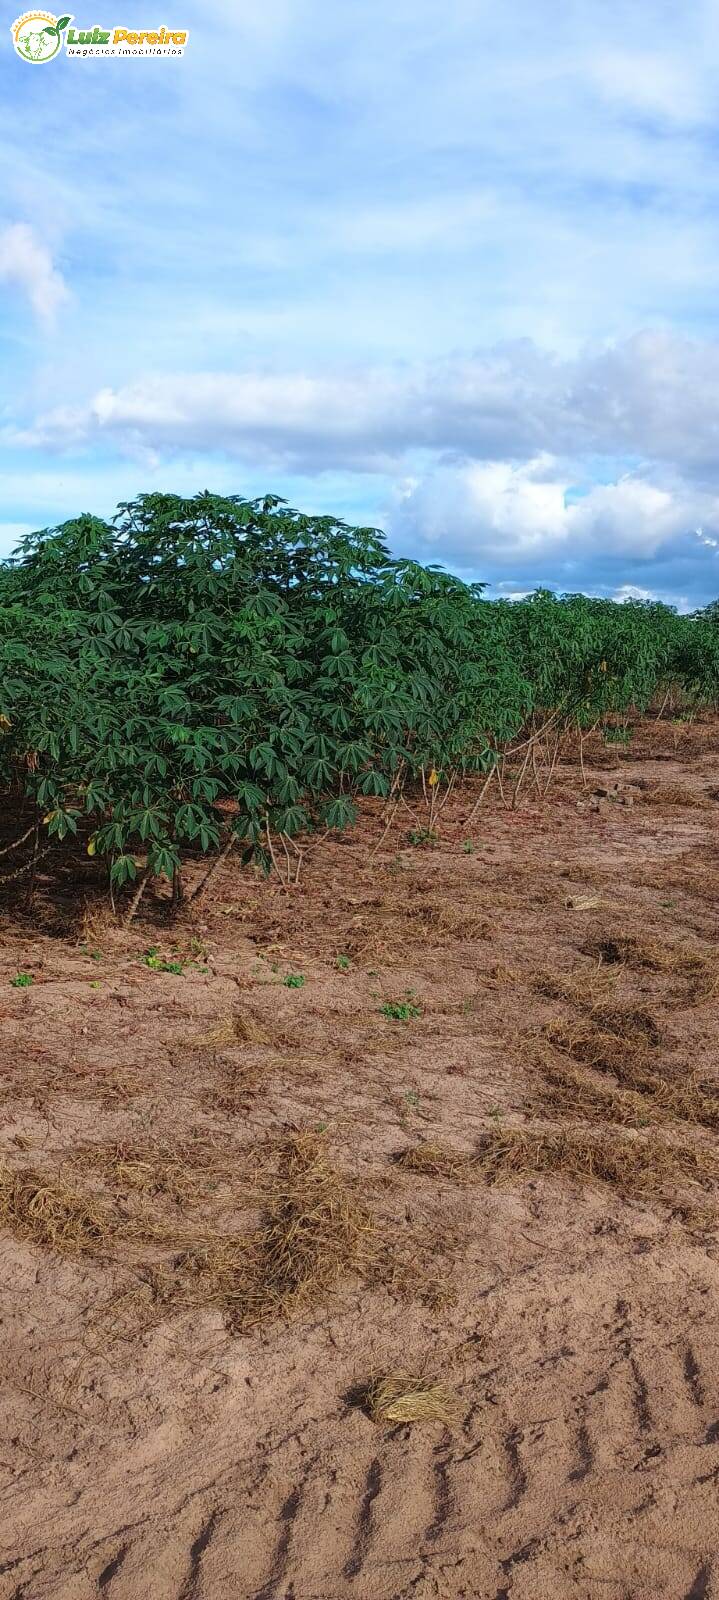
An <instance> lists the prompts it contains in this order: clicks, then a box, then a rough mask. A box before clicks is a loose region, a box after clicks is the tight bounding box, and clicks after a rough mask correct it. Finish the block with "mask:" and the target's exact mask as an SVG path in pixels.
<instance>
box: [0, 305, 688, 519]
mask: <svg viewBox="0 0 719 1600" xmlns="http://www.w3.org/2000/svg"><path fill="white" fill-rule="evenodd" d="M6 437H11V440H12V442H15V443H19V444H22V443H25V444H27V445H34V444H42V445H43V446H53V445H56V446H58V447H64V446H67V445H68V444H72V443H78V442H82V441H86V440H87V441H94V442H97V441H98V440H99V439H100V438H103V437H104V438H106V439H112V440H114V441H115V442H116V443H120V444H122V443H123V441H124V442H125V443H126V444H129V443H133V445H137V443H138V442H141V443H142V444H143V445H144V446H145V447H147V448H148V449H151V450H160V451H165V452H172V451H173V450H187V449H193V450H202V451H205V452H208V453H213V452H218V453H225V454H229V455H232V454H235V455H239V456H242V455H243V454H246V453H248V452H252V453H255V454H257V453H258V452H259V454H260V457H261V458H262V459H263V460H266V461H267V462H269V463H271V464H276V465H278V466H280V467H288V468H291V469H293V470H301V471H317V470H326V469H327V468H329V467H341V468H345V469H348V470H350V469H351V470H367V471H371V472H377V471H386V470H396V469H398V468H399V467H400V466H401V463H402V461H403V460H404V459H405V458H406V457H407V456H408V455H410V454H411V453H412V452H417V451H421V452H430V453H433V454H435V455H437V456H439V457H445V456H448V457H450V458H452V459H456V458H458V457H460V458H461V457H466V458H468V459H470V460H474V461H491V462H495V463H496V462H498V461H507V462H517V461H526V460H527V459H529V458H531V459H535V458H536V457H537V456H538V455H539V454H541V452H550V453H551V454H552V455H554V456H559V457H567V458H571V459H576V458H579V457H591V456H601V457H612V458H617V457H621V458H625V459H626V458H639V459H642V460H646V461H654V462H660V463H663V464H665V465H667V466H671V467H672V468H674V469H677V470H682V471H684V472H686V473H688V474H689V475H692V476H694V477H696V478H698V479H701V478H702V477H704V478H707V479H709V480H711V481H713V480H714V476H715V473H716V470H717V468H716V464H717V462H719V342H718V341H717V340H714V339H711V340H710V339H705V340H700V339H689V338H686V337H683V336H681V335H678V334H675V333H671V332H667V331H647V332H643V333H639V334H636V335H635V336H634V337H633V338H630V339H627V340H624V341H621V342H618V343H614V344H609V345H606V346H604V347H602V348H598V349H592V350H587V351H584V352H582V353H581V354H580V355H578V356H577V357H575V358H573V359H572V360H566V359H564V360H560V359H558V358H557V357H556V356H554V355H552V353H551V352H547V351H544V350H541V349H540V348H539V347H538V346H537V345H535V344H534V343H532V342H531V341H530V340H522V341H517V342H514V343H508V344H504V345H498V346H495V347H494V348H490V349H485V350H479V351H476V352H474V353H472V354H469V355H456V356H451V357H447V358H446V359H443V360H435V361H429V362H423V363H418V362H415V363H413V364H410V363H406V364H404V365H400V364H394V365H392V366H386V367H383V368H380V367H375V368H370V369H367V370H360V369H355V370H354V371H350V372H344V373H332V372H325V373H316V372H315V373H313V372H257V371H239V372H199V373H165V374H160V375H151V376H148V377H146V378H140V379H138V380H137V381H136V382H133V383H129V384H126V385H121V386H119V387H116V388H113V387H106V388H103V389H100V390H99V391H98V392H97V393H96V394H95V395H94V397H93V398H91V399H90V400H88V401H87V402H86V403H85V404H78V405H74V406H71V407H68V406H62V407H60V408H57V409H55V410H52V411H50V412H48V413H47V414H46V415H44V416H40V417H39V418H37V419H36V420H35V421H34V422H32V423H30V424H28V425H27V426H26V427H24V428H23V427H21V428H16V429H15V430H14V432H13V434H12V436H7V435H6ZM495 470H496V468H495ZM543 492H544V493H545V496H546V494H547V493H548V491H543ZM539 493H540V491H539V490H538V489H537V488H536V487H535V488H534V489H533V490H532V494H533V495H534V496H535V497H536V495H538V494H539ZM653 510H654V511H656V512H657V513H659V512H660V511H661V504H660V502H657V504H656V505H655V506H654V507H653Z"/></svg>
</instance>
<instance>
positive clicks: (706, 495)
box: [0, 0, 719, 610]
mask: <svg viewBox="0 0 719 1600" xmlns="http://www.w3.org/2000/svg"><path fill="white" fill-rule="evenodd" d="M17 15H19V12H16V10H15V7H12V8H11V9H10V10H6V26H5V27H4V29H2V30H0V555H2V554H6V553H8V552H9V551H10V550H11V549H12V548H13V546H14V544H15V542H16V540H17V539H18V538H19V537H21V536H22V535H23V534H24V533H25V532H27V531H29V530H31V529H35V528H42V527H45V526H54V525H56V524H58V523H59V522H61V521H63V520H64V519H65V518H68V517H71V516H73V515H76V514H77V513H79V512H81V511H93V512H95V513H97V514H98V515H110V514H111V513H112V512H113V510H114V508H115V506H116V505H117V503H118V502H119V501H120V500H123V499H127V498H130V497H133V496H134V495H136V494H138V493H140V492H141V491H143V490H155V489H166V490H173V491H177V492H179V493H183V494H185V493H191V492H194V491H195V490H198V489H204V488H209V489H212V490H215V491H217V492H220V493H236V494H245V495H256V494H261V493H264V492H268V491H272V492H275V493H278V494H281V495H283V496H285V497H286V498H287V499H288V500H290V501H291V502H292V503H293V504H296V505H298V506H300V507H301V508H302V509H303V510H305V511H308V512H332V513H334V514H336V515H338V516H342V517H344V518H345V519H347V520H349V521H352V522H359V523H371V524H372V525H376V526H379V527H382V528H383V529H384V530H385V532H386V535H387V538H388V541H389V545H390V548H391V549H392V551H393V552H394V553H396V554H399V555H411V556H414V557H417V558H418V559H420V560H422V561H433V562H439V563H441V564H442V565H443V566H445V567H448V568H450V569H451V570H453V571H456V572H458V573H460V575H461V576H463V577H466V578H472V579H480V580H483V581H485V582H487V583H488V584H490V585H491V589H490V591H489V592H490V593H492V594H496V595H509V596H517V595H520V594H523V593H526V592H527V591H530V590H532V589H533V588H535V587H537V586H540V585H546V586H549V587H553V588H556V589H559V590H563V591H569V592H575V591H578V590H583V591H586V592H589V593H593V594H600V595H608V596H612V597H614V598H617V599H623V598H626V597H632V596H636V597H638V598H641V597H650V596H651V597H657V598H660V599H662V600H666V601H668V602H670V603H672V604H675V605H677V606H678V607H679V608H680V609H681V610H688V609H691V608H693V607H695V606H697V605H701V604H703V603H705V602H706V601H708V600H710V599H713V598H714V597H715V596H717V595H719V203H718V202H719V159H718V158H719V115H718V113H719V5H717V3H716V0H685V5H684V6H683V7H679V6H677V5H676V3H675V0H673V3H672V4H671V5H670V4H667V3H665V0H651V3H649V0H635V3H634V4H633V5H632V6H630V7H628V6H627V5H626V3H625V0H622V3H621V4H620V3H618V0H602V3H601V4H599V3H593V0H592V3H589V0H566V3H565V4H564V5H563V6H562V7H557V6H556V5H554V4H552V3H550V0H510V3H509V4H508V5H504V6H501V7H500V6H499V5H498V4H496V0H495V3H493V4H491V5H490V4H488V3H486V0H445V4H444V5H439V4H438V3H437V0H434V3H429V0H413V3H412V4H411V5H410V4H409V3H407V0H394V3H393V4H392V5H391V6H387V4H386V0H383V3H379V0H343V3H342V4H341V5H339V6H330V5H329V4H328V3H327V0H263V4H261V5H257V4H256V3H254V4H253V5H252V6H249V5H247V4H246V3H245V0H203V3H202V5H201V6H200V5H199V4H197V3H195V0H192V3H189V0H167V4H166V5H165V6H164V8H163V11H162V14H161V15H160V13H159V11H158V10H157V9H155V10H152V9H150V7H149V6H148V5H147V4H145V3H144V0H142V3H141V0H126V3H125V4H124V5H122V6H121V7H120V6H119V5H118V7H117V8H115V5H114V3H112V4H108V5H105V0H102V3H100V0H98V4H97V5H96V6H93V8H92V9H86V10H83V11H81V12H79V13H76V14H75V17H74V25H75V27H76V28H91V27H92V26H93V25H94V24H98V25H99V26H100V27H104V28H109V27H111V26H115V25H122V26H125V27H128V28H133V27H134V28H137V29H142V28H147V29H149V28H153V27H158V26H160V25H161V24H164V25H165V26H167V27H168V28H187V29H189V41H188V44H187V48H186V51H185V54H184V56H183V57H182V58H181V59H173V58H169V59H146V60H142V59H137V58H130V59H128V58H121V59H114V60H113V59H100V60H92V59H89V60H78V59H67V58H65V56H64V54H63V55H60V56H58V57H57V58H56V59H55V60H53V61H51V62H47V63H45V64H43V65H35V66H31V65H29V64H27V63H26V62H23V61H21V60H20V59H19V57H18V56H17V55H16V54H15V52H14V50H13V43H12V37H11V32H10V25H11V24H12V23H13V22H14V21H15V19H16V16H17Z"/></svg>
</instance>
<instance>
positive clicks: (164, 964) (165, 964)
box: [142, 944, 183, 977]
mask: <svg viewBox="0 0 719 1600" xmlns="http://www.w3.org/2000/svg"><path fill="white" fill-rule="evenodd" d="M142 959H143V961H144V964H145V966H146V967H149V968H150V971H151V972H174V973H175V974H176V975H177V977H181V976H182V972H183V966H182V962H181V961H166V960H165V958H164V956H161V955H160V952H159V950H158V947H157V945H154V944H153V945H151V946H150V949H149V950H147V951H146V953H145V955H144V956H143V958H142Z"/></svg>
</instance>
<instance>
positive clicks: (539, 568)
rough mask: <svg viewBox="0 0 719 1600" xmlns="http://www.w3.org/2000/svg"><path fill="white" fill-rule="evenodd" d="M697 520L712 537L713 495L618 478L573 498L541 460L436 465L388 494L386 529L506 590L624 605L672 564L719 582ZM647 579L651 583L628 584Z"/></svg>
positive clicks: (718, 523) (554, 465)
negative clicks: (547, 591)
mask: <svg viewBox="0 0 719 1600" xmlns="http://www.w3.org/2000/svg"><path fill="white" fill-rule="evenodd" d="M699 521H702V522H703V523H704V524H705V525H706V526H708V527H713V528H715V529H717V530H718V531H719V491H718V492H716V493H710V492H707V491H704V490H701V489H697V488H696V487H695V486H693V485H692V484H691V483H687V482H685V481H683V480H681V479H677V478H666V479H665V480H664V481H663V482H661V483H652V482H648V481H647V480H646V479H645V478H642V477H638V476H632V475H628V474H625V475H623V476H621V477H619V478H618V479H617V480H616V481H614V482H611V483H602V484H594V485H593V486H591V487H589V488H588V489H587V491H586V493H584V494H582V496H581V497H580V498H578V499H574V498H573V497H572V478H571V476H570V473H569V471H568V470H567V467H566V464H564V465H563V464H562V463H560V462H559V461H556V460H554V459H553V458H552V457H548V456H546V455H543V456H539V457H537V458H535V459H534V460H530V461H528V462H525V463H523V464H521V465H519V466H517V465H512V464H510V463H507V462H482V463H479V462H472V463H462V464H457V465H455V466H449V465H445V466H440V467H437V468H436V469H434V470H431V471H429V472H428V473H427V474H426V475H425V476H424V477H419V478H418V479H416V480H415V482H414V484H413V486H412V488H411V489H408V488H407V487H406V486H405V488H404V489H403V491H402V493H401V495H398V496H397V497H396V500H395V504H394V507H393V508H392V509H391V511H390V517H389V529H390V535H391V537H392V538H393V539H394V540H395V541H396V542H397V543H398V544H399V546H400V548H402V549H407V548H410V547H412V548H414V549H415V550H416V549H417V548H419V550H420V553H421V557H422V558H423V559H426V560H441V561H442V562H443V563H445V564H446V565H448V566H450V567H451V566H453V565H456V566H459V567H460V568H461V569H462V570H463V571H472V572H478V573H479V574H480V575H481V576H486V577H490V578H491V579H492V580H493V582H494V583H495V584H496V587H497V588H498V589H499V590H500V591H502V592H504V593H507V592H508V591H509V592H510V593H512V592H517V591H519V590H520V586H529V587H531V586H533V585H535V584H540V583H542V584H543V583H549V584H554V585H558V586H560V587H563V588H570V589H572V588H576V587H582V588H585V587H587V586H590V587H592V586H594V587H596V586H597V585H599V588H600V589H601V590H602V592H611V593H613V595H614V597H615V598H617V599H621V598H624V599H627V598H630V597H632V596H633V597H634V598H641V597H644V596H649V595H651V594H654V593H655V592H656V587H657V582H655V579H654V574H655V573H656V575H657V580H658V587H660V588H661V587H662V581H661V573H662V570H663V569H664V568H671V567H672V565H673V564H674V563H676V562H679V563H680V564H682V565H683V567H684V568H685V569H686V572H687V574H689V575H690V576H691V578H692V579H693V581H701V580H702V577H703V580H704V582H706V583H708V584H709V585H710V586H712V585H716V584H719V572H717V571H715V569H714V567H713V566H712V565H711V564H712V563H713V562H715V561H716V555H715V554H714V552H713V551H712V553H711V554H710V553H709V551H707V550H704V551H702V550H701V549H700V547H699V545H698V544H697V540H696V526H697V523H698V522H699ZM508 569H509V571H511V572H512V573H513V574H514V576H513V578H509V577H508V576H507V572H508ZM649 572H651V573H652V578H651V580H650V582H649V584H647V583H646V580H645V582H644V583H636V582H635V581H633V580H634V577H635V574H640V573H641V574H647V573H649ZM578 574H580V575H581V581H578V578H577V575H578ZM612 579H613V580H614V581H612ZM665 587H666V585H665Z"/></svg>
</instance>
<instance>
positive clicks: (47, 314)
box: [0, 222, 68, 323]
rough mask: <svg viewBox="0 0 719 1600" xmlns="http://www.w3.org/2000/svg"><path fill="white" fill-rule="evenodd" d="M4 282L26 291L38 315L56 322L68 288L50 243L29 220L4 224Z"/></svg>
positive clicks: (0, 272)
mask: <svg viewBox="0 0 719 1600" xmlns="http://www.w3.org/2000/svg"><path fill="white" fill-rule="evenodd" d="M0 282H4V283H8V284H12V285H13V286H14V287H16V288H19V289H20V290H21V291H22V293H23V294H25V295H26V296H27V298H28V300H29V302H30V305H31V306H32V309H33V311H34V313H35V316H36V317H37V318H38V319H39V321H41V322H44V323H49V322H52V321H53V320H54V318H55V316H56V314H57V312H58V310H59V308H60V306H61V305H62V304H63V302H64V301H65V300H67V299H68V290H67V286H66V284H65V282H64V279H63V277H62V274H61V273H60V272H59V271H58V269H57V267H56V266H55V265H54V263H53V259H52V255H51V253H50V251H49V249H48V247H47V245H46V244H44V243H43V241H42V240H41V239H39V238H38V236H37V234H36V233H35V230H34V229H33V228H31V227H30V226H29V224H28V223H26V222H13V223H10V224H9V225H8V226H7V227H5V228H0Z"/></svg>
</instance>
